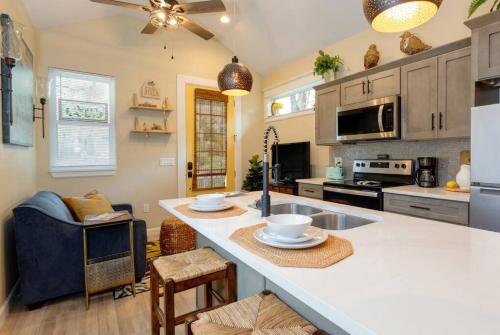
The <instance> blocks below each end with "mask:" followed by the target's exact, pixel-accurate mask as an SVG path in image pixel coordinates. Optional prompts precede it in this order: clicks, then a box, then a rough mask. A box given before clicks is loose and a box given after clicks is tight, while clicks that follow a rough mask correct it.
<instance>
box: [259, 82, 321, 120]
mask: <svg viewBox="0 0 500 335" xmlns="http://www.w3.org/2000/svg"><path fill="white" fill-rule="evenodd" d="M315 100H316V95H315V91H314V88H312V87H311V86H309V85H308V86H306V87H300V88H298V89H296V90H293V91H291V92H286V93H284V94H280V95H276V96H271V97H269V98H268V99H267V116H269V117H271V116H281V115H287V114H291V113H300V112H304V111H310V110H313V109H314V103H315Z"/></svg>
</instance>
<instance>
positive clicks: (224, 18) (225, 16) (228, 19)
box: [220, 15, 231, 24]
mask: <svg viewBox="0 0 500 335" xmlns="http://www.w3.org/2000/svg"><path fill="white" fill-rule="evenodd" d="M220 22H222V23H225V24H227V23H229V22H231V19H230V18H229V16H227V15H222V16H221V18H220Z"/></svg>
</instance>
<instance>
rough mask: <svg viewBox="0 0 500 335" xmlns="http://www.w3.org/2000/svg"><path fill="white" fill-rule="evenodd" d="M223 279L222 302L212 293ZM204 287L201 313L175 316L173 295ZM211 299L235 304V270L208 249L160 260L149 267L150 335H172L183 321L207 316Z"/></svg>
mask: <svg viewBox="0 0 500 335" xmlns="http://www.w3.org/2000/svg"><path fill="white" fill-rule="evenodd" d="M219 279H224V281H225V283H224V284H225V285H224V298H222V297H221V296H220V295H219V294H218V293H217V292H215V291H214V290H212V282H213V281H214V280H219ZM160 285H161V286H163V287H164V299H165V301H164V307H163V309H162V308H161V307H160ZM201 285H205V301H206V306H205V308H203V309H200V310H197V311H194V312H191V313H188V314H184V315H181V316H178V317H176V316H175V308H174V307H175V306H174V294H175V293H178V292H182V291H186V290H189V289H191V288H194V287H197V286H201ZM212 297H214V298H215V299H217V301H219V303H221V304H223V305H225V304H228V303H231V302H234V301H236V266H235V265H234V264H233V263H231V262H228V261H226V260H225V259H224V258H222V257H221V256H219V255H218V254H217V253H215V251H213V250H212V249H210V248H203V249H197V250H193V251H188V252H184V253H180V254H176V255H171V256H165V257H160V258H158V259H156V260H155V261H153V266H152V267H151V334H153V335H159V334H160V327H164V328H165V335H174V334H175V326H176V325H179V324H181V323H184V322H185V320H186V318H188V317H190V316H193V315H196V314H197V313H201V312H206V311H209V310H211V309H214V308H216V307H213V306H212Z"/></svg>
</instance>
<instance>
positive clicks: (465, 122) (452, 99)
mask: <svg viewBox="0 0 500 335" xmlns="http://www.w3.org/2000/svg"><path fill="white" fill-rule="evenodd" d="M499 56H500V55H499ZM438 69H439V70H438V71H439V74H438V86H439V87H438V117H437V118H438V121H437V137H439V138H449V137H468V136H470V122H471V120H470V117H471V107H472V101H471V100H472V97H471V94H470V91H471V89H472V81H471V48H464V49H460V50H456V51H453V52H450V53H447V54H445V55H442V56H439V57H438Z"/></svg>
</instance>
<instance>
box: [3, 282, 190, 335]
mask: <svg viewBox="0 0 500 335" xmlns="http://www.w3.org/2000/svg"><path fill="white" fill-rule="evenodd" d="M149 301H150V300H149V292H145V293H141V294H138V295H137V296H136V297H135V298H133V297H127V298H123V299H119V300H114V299H113V297H112V296H111V293H106V294H104V295H101V296H97V297H94V298H92V300H91V303H90V309H89V310H88V311H86V310H85V300H84V296H83V295H78V296H72V297H67V298H62V299H58V300H55V301H52V302H50V303H46V304H45V305H44V306H43V307H42V308H40V309H38V310H34V311H28V310H27V309H26V308H25V307H24V306H23V305H22V304H21V303H20V302H19V299H17V302H16V303H15V306H14V307H13V310H12V311H11V313H10V314H9V316H8V317H7V320H6V322H5V324H4V326H3V327H2V329H0V334H1V335H7V334H9V335H11V334H12V335H14V334H15V335H63V334H75V335H77V334H78V335H114V334H119V335H139V334H140V335H147V334H150V306H149ZM175 307H176V314H177V315H179V314H184V313H187V312H189V311H191V310H194V308H195V290H194V289H193V290H189V291H186V292H182V293H179V294H176V296H175ZM176 335H184V326H183V325H180V326H178V327H177V328H176Z"/></svg>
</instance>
